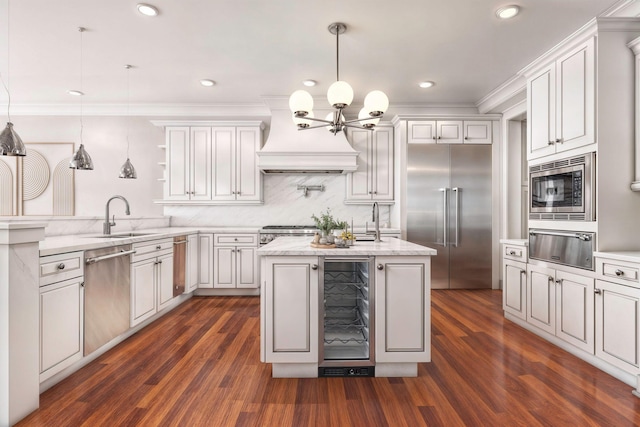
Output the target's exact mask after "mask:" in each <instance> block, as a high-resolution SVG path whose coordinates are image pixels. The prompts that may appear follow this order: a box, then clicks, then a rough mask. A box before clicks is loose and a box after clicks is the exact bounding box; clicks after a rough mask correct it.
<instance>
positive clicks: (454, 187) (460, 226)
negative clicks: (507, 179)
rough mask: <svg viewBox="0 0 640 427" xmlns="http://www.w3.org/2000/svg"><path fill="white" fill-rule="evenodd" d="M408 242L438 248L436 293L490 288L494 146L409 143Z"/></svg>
mask: <svg viewBox="0 0 640 427" xmlns="http://www.w3.org/2000/svg"><path fill="white" fill-rule="evenodd" d="M407 166H408V170H407V240H409V241H410V242H414V243H417V244H420V245H424V246H429V247H433V248H434V249H437V251H438V255H437V256H435V257H432V258H431V287H432V288H433V289H470V288H491V145H471V144H459V145H457V144H456V145H454V144H450V145H448V144H424V143H422V144H409V145H408V155H407Z"/></svg>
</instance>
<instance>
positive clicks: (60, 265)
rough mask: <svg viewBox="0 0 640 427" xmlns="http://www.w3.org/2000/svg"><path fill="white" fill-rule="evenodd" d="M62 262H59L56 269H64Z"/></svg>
mask: <svg viewBox="0 0 640 427" xmlns="http://www.w3.org/2000/svg"><path fill="white" fill-rule="evenodd" d="M64 267H65V265H64V262H61V263H60V264H58V265H57V268H58V270H64Z"/></svg>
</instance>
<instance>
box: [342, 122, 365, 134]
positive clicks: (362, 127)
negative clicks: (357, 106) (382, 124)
mask: <svg viewBox="0 0 640 427" xmlns="http://www.w3.org/2000/svg"><path fill="white" fill-rule="evenodd" d="M342 126H343V127H346V128H354V129H364V130H370V131H372V132H373V128H372V127H371V128H366V127H364V126H358V125H352V124H349V122H344V123H343V124H342Z"/></svg>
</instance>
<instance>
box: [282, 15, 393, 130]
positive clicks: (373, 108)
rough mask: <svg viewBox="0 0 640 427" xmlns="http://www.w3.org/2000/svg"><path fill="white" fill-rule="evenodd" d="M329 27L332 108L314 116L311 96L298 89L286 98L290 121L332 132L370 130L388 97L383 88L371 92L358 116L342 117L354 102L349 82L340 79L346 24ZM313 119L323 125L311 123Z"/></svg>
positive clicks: (387, 101) (375, 123)
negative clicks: (333, 46)
mask: <svg viewBox="0 0 640 427" xmlns="http://www.w3.org/2000/svg"><path fill="white" fill-rule="evenodd" d="M328 29H329V32H330V33H331V34H333V35H335V36H336V81H335V82H334V83H333V84H332V85H331V86H329V90H328V91H327V100H328V101H329V104H330V105H331V106H332V107H333V108H334V109H335V111H333V112H331V113H329V114H328V115H327V116H326V117H325V118H324V119H319V118H316V117H314V115H313V97H312V96H311V94H310V93H309V92H307V91H306V90H297V91H295V92H293V93H292V94H291V96H290V97H289V108H290V109H291V112H292V113H293V122H294V123H295V124H296V125H297V126H298V130H304V129H314V128H320V127H326V128H327V129H328V130H329V131H330V132H331V133H333V134H337V133H338V132H340V131H342V130H344V128H346V127H352V128H360V129H363V128H364V129H371V130H373V127H374V126H375V125H377V124H378V122H379V121H380V118H381V117H382V115H383V114H384V113H385V112H386V111H387V108H389V98H387V95H385V94H384V92H382V91H379V90H374V91H371V92H369V93H368V94H367V96H366V97H365V98H364V107H363V108H362V109H361V110H360V112H359V113H358V118H357V119H353V120H345V118H344V115H343V114H342V111H343V110H344V109H345V108H346V107H348V106H349V105H350V104H351V101H353V89H352V88H351V85H349V83H347V82H345V81H342V80H340V34H343V33H344V32H345V31H347V26H346V25H345V24H343V23H341V22H334V23H333V24H331V25H329V28H328ZM313 122H320V123H322V124H318V125H317V126H311V124H312V123H313Z"/></svg>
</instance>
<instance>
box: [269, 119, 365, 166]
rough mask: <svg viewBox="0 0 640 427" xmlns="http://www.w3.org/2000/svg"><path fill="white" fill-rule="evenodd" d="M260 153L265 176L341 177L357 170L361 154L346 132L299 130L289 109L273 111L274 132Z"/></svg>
mask: <svg viewBox="0 0 640 427" xmlns="http://www.w3.org/2000/svg"><path fill="white" fill-rule="evenodd" d="M257 154H258V166H259V168H260V170H261V171H262V172H263V173H265V174H277V173H287V174H299V173H307V174H342V173H348V172H353V171H355V170H356V169H358V162H357V158H358V152H357V151H355V150H354V149H353V148H352V147H351V145H350V144H349V142H348V141H347V139H346V137H345V135H344V132H338V133H337V134H335V135H334V134H333V133H331V132H329V131H323V129H317V130H314V131H306V132H305V131H298V129H297V127H296V125H295V124H294V123H293V121H292V120H291V112H290V111H289V110H288V109H287V110H285V109H273V110H271V131H270V132H269V137H268V138H267V142H266V143H265V144H264V147H262V149H261V150H260V151H258V153H257Z"/></svg>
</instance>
